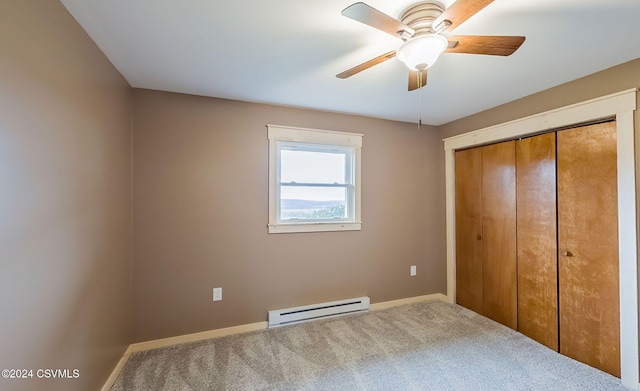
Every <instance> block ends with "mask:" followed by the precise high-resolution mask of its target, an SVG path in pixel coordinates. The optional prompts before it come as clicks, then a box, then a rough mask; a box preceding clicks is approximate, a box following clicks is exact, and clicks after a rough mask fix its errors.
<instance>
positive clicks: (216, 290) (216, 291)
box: [213, 288, 222, 301]
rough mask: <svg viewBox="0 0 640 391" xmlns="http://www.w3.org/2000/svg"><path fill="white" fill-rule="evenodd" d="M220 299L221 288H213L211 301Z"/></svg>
mask: <svg viewBox="0 0 640 391" xmlns="http://www.w3.org/2000/svg"><path fill="white" fill-rule="evenodd" d="M220 300H222V288H213V301H220Z"/></svg>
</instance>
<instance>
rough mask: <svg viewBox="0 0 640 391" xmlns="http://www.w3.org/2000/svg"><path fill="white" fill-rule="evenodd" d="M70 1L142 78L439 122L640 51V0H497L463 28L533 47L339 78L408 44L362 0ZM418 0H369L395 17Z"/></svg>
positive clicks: (94, 33)
mask: <svg viewBox="0 0 640 391" xmlns="http://www.w3.org/2000/svg"><path fill="white" fill-rule="evenodd" d="M61 1H62V3H63V4H64V5H65V6H66V7H67V9H68V10H69V11H70V12H71V14H72V15H73V16H74V17H75V18H76V20H77V21H78V22H79V23H80V24H81V25H82V27H83V28H84V29H85V30H86V31H87V33H88V34H89V35H90V36H91V37H92V38H93V40H94V41H95V42H96V43H97V45H98V46H99V47H100V48H101V49H102V51H103V52H104V53H105V54H106V56H107V57H108V58H109V59H110V60H111V62H112V63H113V64H114V65H115V66H116V68H117V69H118V70H119V71H120V72H121V73H122V75H124V77H125V78H126V79H127V80H128V81H129V83H130V84H131V85H132V86H133V87H139V88H147V89H153V90H163V91H173V92H181V93H187V94H195V95H204V96H212V97H220V98H228V99H236V100H243V101H249V102H261V103H270V104H277V105H285V106H294V107H303V108H312V109H318V110H325V111H332V112H341V113H351V114H359V115H364V116H369V117H377V118H386V119H393V120H399V121H407V122H416V121H417V120H418V113H419V112H421V115H422V122H423V123H426V124H431V125H441V124H443V123H447V122H449V121H452V120H455V119H458V118H462V117H465V116H468V115H471V114H473V113H476V112H479V111H482V110H485V109H488V108H491V107H494V106H497V105H500V104H502V103H506V102H509V101H511V100H514V99H517V98H520V97H523V96H526V95H529V94H532V93H535V92H537V91H541V90H544V89H547V88H550V87H553V86H555V85H558V84H562V83H564V82H567V81H570V80H574V79H577V78H580V77H582V76H585V75H588V74H591V73H594V72H597V71H600V70H603V69H606V68H609V67H611V66H614V65H617V64H621V63H623V62H626V61H629V60H632V59H636V58H640V0H495V1H494V2H493V3H492V4H490V5H489V6H487V7H486V8H485V9H483V10H482V11H480V12H479V13H477V14H476V15H475V16H473V17H472V18H471V19H469V20H467V21H466V22H465V23H464V24H462V25H461V26H460V27H458V28H457V29H455V31H454V33H455V34H459V35H461V34H468V35H524V36H526V37H527V40H526V41H525V43H524V44H523V45H522V47H521V48H520V49H519V50H518V51H517V52H516V53H515V54H513V55H512V56H510V57H497V56H481V55H468V54H452V53H445V54H443V55H442V56H441V58H440V59H439V60H438V62H437V63H436V64H435V65H434V66H433V67H432V68H430V69H429V80H428V85H427V86H426V87H425V88H423V89H422V90H418V91H413V92H408V91H407V71H406V68H405V67H404V65H402V63H400V62H399V61H398V60H397V59H392V60H389V61H387V62H385V63H383V64H380V65H377V66H375V67H373V68H371V69H368V70H366V71H364V72H361V73H359V74H357V75H355V76H353V77H351V78H349V79H345V80H341V79H337V78H336V77H335V75H336V74H337V73H340V72H342V71H344V70H346V69H348V68H351V67H352V66H355V65H357V64H359V63H361V62H364V61H366V60H369V59H370V58H372V57H375V56H378V55H380V54H382V53H385V52H387V51H390V50H395V49H396V48H397V47H398V46H399V44H400V43H401V41H400V40H399V39H396V38H394V37H392V36H390V35H388V34H385V33H383V32H381V31H378V30H376V29H374V28H372V27H369V26H367V25H364V24H361V23H358V22H356V21H354V20H351V19H348V18H346V17H343V16H342V15H341V14H340V11H341V10H342V9H344V8H345V7H347V6H349V5H350V4H352V3H354V2H355V0H304V1H302V0H268V1H258V0H224V1H223V0H179V1H176V0H61ZM453 1H454V0H443V1H442V2H441V3H442V4H443V5H444V6H445V7H448V6H450V5H451V4H452V3H453ZM416 2H417V1H416V0H396V1H384V0H368V1H366V3H367V4H369V5H371V6H372V7H375V8H377V9H378V10H380V11H382V12H384V13H387V14H388V15H391V16H393V17H395V18H397V17H399V15H400V14H401V13H402V11H403V10H405V9H406V8H407V7H409V6H410V5H412V4H414V3H416ZM420 95H421V96H420ZM420 101H421V102H422V104H421V105H419V102H420Z"/></svg>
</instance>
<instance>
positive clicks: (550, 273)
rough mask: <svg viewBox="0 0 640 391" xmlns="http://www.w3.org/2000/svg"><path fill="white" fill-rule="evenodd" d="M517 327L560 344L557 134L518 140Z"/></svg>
mask: <svg viewBox="0 0 640 391" xmlns="http://www.w3.org/2000/svg"><path fill="white" fill-rule="evenodd" d="M516 195H517V196H516V198H517V202H516V204H517V207H516V209H517V227H518V228H517V243H518V331H520V332H521V333H522V334H524V335H526V336H528V337H530V338H532V339H534V340H536V341H538V342H540V343H541V344H543V345H546V346H547V347H549V348H551V349H553V350H555V351H557V350H558V284H557V279H558V268H557V262H558V259H557V254H558V250H557V236H556V234H557V216H556V134H555V133H547V134H542V135H539V136H535V137H529V138H525V139H521V140H518V141H516Z"/></svg>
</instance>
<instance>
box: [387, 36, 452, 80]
mask: <svg viewBox="0 0 640 391" xmlns="http://www.w3.org/2000/svg"><path fill="white" fill-rule="evenodd" d="M448 45H449V42H448V41H447V39H446V38H445V37H443V36H442V35H438V34H425V35H420V36H417V37H414V38H412V39H410V40H408V41H407V42H405V43H403V44H402V46H400V47H399V48H398V51H397V52H396V56H397V57H398V60H400V61H402V62H403V63H404V64H405V65H406V66H407V68H409V69H410V70H413V71H422V70H425V69H427V68H429V67H431V66H432V65H433V64H435V62H436V61H437V60H438V57H439V56H440V55H441V54H442V52H444V51H445V49H446V48H447V46H448Z"/></svg>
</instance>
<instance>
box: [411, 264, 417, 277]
mask: <svg viewBox="0 0 640 391" xmlns="http://www.w3.org/2000/svg"><path fill="white" fill-rule="evenodd" d="M410 275H411V276H412V277H413V276H415V275H416V266H415V265H413V266H411V271H410Z"/></svg>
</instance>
